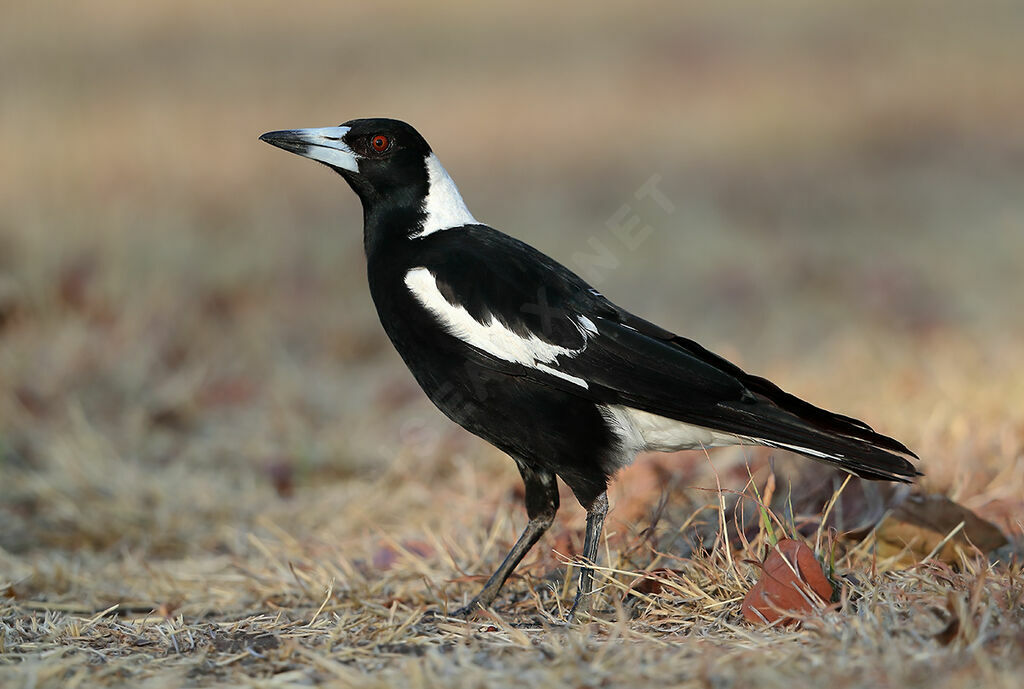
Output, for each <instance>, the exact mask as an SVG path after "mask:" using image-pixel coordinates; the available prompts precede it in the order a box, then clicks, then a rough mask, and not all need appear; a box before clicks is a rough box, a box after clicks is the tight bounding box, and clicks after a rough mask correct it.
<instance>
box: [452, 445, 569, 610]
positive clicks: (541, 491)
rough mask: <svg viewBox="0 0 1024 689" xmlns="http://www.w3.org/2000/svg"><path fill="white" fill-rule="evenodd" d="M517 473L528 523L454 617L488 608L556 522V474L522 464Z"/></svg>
mask: <svg viewBox="0 0 1024 689" xmlns="http://www.w3.org/2000/svg"><path fill="white" fill-rule="evenodd" d="M516 463H517V464H519V463H518V462H516ZM519 473H520V474H522V476H523V483H524V484H525V486H526V500H525V501H526V514H527V516H528V517H529V518H530V521H529V522H528V523H527V524H526V528H525V529H523V533H522V534H520V536H519V540H517V541H516V544H515V545H514V546H512V549H511V550H510V551H508V555H506V556H505V559H504V560H503V561H502V563H501V564H500V565H499V566H498V569H496V570H495V571H494V574H492V575H491V577H490V579H488V580H487V583H486V584H484V588H483V590H481V591H480V593H478V594H477V595H476V596H474V597H473V600H471V601H469V603H468V604H467V605H466V606H465V607H462V608H459V609H458V610H456V611H455V612H453V613H452V615H454V616H456V617H468V616H469V615H470V614H472V613H474V612H476V611H477V610H478V609H480V608H486V607H488V606H490V604H491V603H493V602H494V599H495V598H497V597H498V592H499V591H500V590H501V587H502V585H503V584H504V583H505V580H506V579H508V578H509V575H511V574H512V571H513V570H514V569H515V568H516V565H518V564H519V562H520V561H521V560H522V559H523V557H524V556H525V555H526V553H528V552H530V548H532V547H533V546H534V544H535V543H536V542H537V541H538V540H540V537H541V536H543V535H544V532H545V531H547V530H548V527H550V526H551V522H553V521H554V520H555V513H556V512H557V511H558V483H557V481H556V480H555V475H554V474H553V473H551V472H546V471H534V470H533V469H531V468H529V467H526V466H523V465H522V464H519Z"/></svg>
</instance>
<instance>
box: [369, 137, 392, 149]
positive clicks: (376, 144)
mask: <svg viewBox="0 0 1024 689" xmlns="http://www.w3.org/2000/svg"><path fill="white" fill-rule="evenodd" d="M370 146H372V147H373V150H375V151H377V153H383V152H384V151H386V150H388V147H389V146H391V141H390V140H389V139H388V137H386V136H384V135H383V134H377V135H376V136H375V137H373V138H372V139H370Z"/></svg>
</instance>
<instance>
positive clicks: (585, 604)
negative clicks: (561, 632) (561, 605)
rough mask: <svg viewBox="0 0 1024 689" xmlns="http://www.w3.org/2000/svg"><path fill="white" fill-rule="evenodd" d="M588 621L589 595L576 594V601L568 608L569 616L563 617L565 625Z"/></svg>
mask: <svg viewBox="0 0 1024 689" xmlns="http://www.w3.org/2000/svg"><path fill="white" fill-rule="evenodd" d="M589 619H590V595H589V594H584V593H582V592H577V594H576V599H575V600H574V601H573V603H572V607H571V608H569V614H567V615H566V616H565V623H566V624H570V625H571V624H575V623H577V622H586V621H587V620H589Z"/></svg>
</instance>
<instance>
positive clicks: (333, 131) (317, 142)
mask: <svg viewBox="0 0 1024 689" xmlns="http://www.w3.org/2000/svg"><path fill="white" fill-rule="evenodd" d="M260 140H261V141H266V142H267V143H268V144H271V145H272V146H277V147H278V148H283V149H284V150H286V151H290V152H292V153H296V154H298V155H300V156H303V157H305V158H311V159H312V160H316V161H318V162H321V163H323V164H324V165H327V166H328V167H330V168H332V169H333V170H335V171H336V172H337V173H339V174H340V175H341V176H342V177H344V178H345V181H347V182H348V183H349V185H350V186H351V187H352V189H353V190H355V192H356V193H357V194H358V195H359V197H360V198H361V199H363V201H364V203H365V202H366V201H367V200H369V199H372V198H374V197H378V198H380V197H390V196H392V195H394V194H396V193H402V191H403V190H406V189H407V188H409V187H417V186H421V185H422V186H423V187H424V188H425V187H426V184H427V172H426V159H427V157H428V156H430V155H431V151H430V146H429V145H428V144H427V142H426V141H424V139H423V137H422V136H420V134H419V132H417V131H416V130H415V129H413V128H412V127H411V126H409V125H408V124H406V123H405V122H401V121H399V120H390V119H385V118H372V119H360V120H349V121H348V122H345V123H344V124H341V125H338V126H337V127H321V128H317V129H287V130H283V131H278V132H267V133H266V134H264V135H263V136H261V137H260Z"/></svg>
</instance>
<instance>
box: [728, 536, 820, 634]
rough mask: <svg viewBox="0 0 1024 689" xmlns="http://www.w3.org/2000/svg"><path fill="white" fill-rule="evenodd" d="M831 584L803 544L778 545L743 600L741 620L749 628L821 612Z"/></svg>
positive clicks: (788, 542)
mask: <svg viewBox="0 0 1024 689" xmlns="http://www.w3.org/2000/svg"><path fill="white" fill-rule="evenodd" d="M832 593H833V589H832V583H831V582H830V581H829V580H828V577H826V576H825V573H824V571H822V568H821V564H820V563H819V562H818V560H817V559H815V557H814V551H812V550H811V549H810V548H809V547H807V545H806V544H804V543H802V542H800V541H794V540H792V539H788V538H787V539H784V540H782V541H779V543H778V545H776V546H775V548H773V549H772V551H771V552H770V553H769V554H768V557H767V558H765V561H764V564H763V565H762V573H761V579H760V580H759V581H758V582H757V583H756V584H754V586H753V588H751V589H750V591H748V592H747V595H746V596H745V597H744V599H743V606H742V611H743V617H744V619H746V620H747V621H748V622H750V623H751V624H772V623H773V622H775V621H776V620H780V619H781V620H782V624H789V623H792V622H795V621H796V620H797V619H798V618H799V617H804V616H806V615H809V614H812V613H814V612H816V611H819V610H821V609H823V608H824V607H825V606H826V605H827V604H828V602H829V601H830V600H831V599H832Z"/></svg>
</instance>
